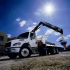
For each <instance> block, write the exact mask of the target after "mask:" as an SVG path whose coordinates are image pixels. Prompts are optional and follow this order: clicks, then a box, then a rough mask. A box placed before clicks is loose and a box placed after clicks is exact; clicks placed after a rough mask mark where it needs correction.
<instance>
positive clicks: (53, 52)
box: [51, 47, 55, 55]
mask: <svg viewBox="0 0 70 70" xmlns="http://www.w3.org/2000/svg"><path fill="white" fill-rule="evenodd" d="M53 54H55V48H54V47H52V48H51V55H53Z"/></svg>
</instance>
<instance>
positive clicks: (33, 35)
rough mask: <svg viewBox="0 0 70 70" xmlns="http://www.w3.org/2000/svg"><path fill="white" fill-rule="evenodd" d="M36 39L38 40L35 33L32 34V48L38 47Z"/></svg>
mask: <svg viewBox="0 0 70 70" xmlns="http://www.w3.org/2000/svg"><path fill="white" fill-rule="evenodd" d="M35 38H36V37H35V32H31V33H30V41H29V43H30V45H31V47H37V42H36V39H35Z"/></svg>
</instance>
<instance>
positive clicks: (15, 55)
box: [7, 53, 17, 58]
mask: <svg viewBox="0 0 70 70" xmlns="http://www.w3.org/2000/svg"><path fill="white" fill-rule="evenodd" d="M7 55H8V57H9V58H16V57H17V54H14V53H10V54H7Z"/></svg>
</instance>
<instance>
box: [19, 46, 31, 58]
mask: <svg viewBox="0 0 70 70" xmlns="http://www.w3.org/2000/svg"><path fill="white" fill-rule="evenodd" d="M30 55H31V52H30V50H29V49H28V48H26V47H25V48H22V49H21V50H20V52H19V57H20V58H26V57H30Z"/></svg>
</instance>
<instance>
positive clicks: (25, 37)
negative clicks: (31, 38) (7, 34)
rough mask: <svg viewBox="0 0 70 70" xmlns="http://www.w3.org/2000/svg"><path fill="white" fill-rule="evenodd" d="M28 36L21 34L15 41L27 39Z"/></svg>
mask: <svg viewBox="0 0 70 70" xmlns="http://www.w3.org/2000/svg"><path fill="white" fill-rule="evenodd" d="M28 35H29V32H26V33H23V34H21V35H19V36H18V37H17V39H27V38H28Z"/></svg>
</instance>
